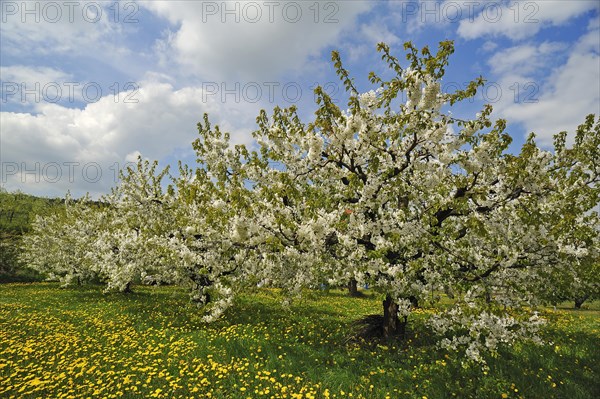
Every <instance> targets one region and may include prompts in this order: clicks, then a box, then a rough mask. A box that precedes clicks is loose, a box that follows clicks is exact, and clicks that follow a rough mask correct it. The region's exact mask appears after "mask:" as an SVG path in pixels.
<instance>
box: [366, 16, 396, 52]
mask: <svg viewBox="0 0 600 399" xmlns="http://www.w3.org/2000/svg"><path fill="white" fill-rule="evenodd" d="M360 35H361V36H362V37H363V38H364V39H366V41H367V42H368V43H369V44H370V45H371V46H372V47H374V46H375V45H376V44H377V43H380V42H384V43H386V44H388V45H393V44H396V43H398V42H400V38H399V37H398V36H396V35H395V34H394V33H392V32H391V31H390V30H389V29H388V27H387V26H386V25H385V24H382V23H381V22H380V21H377V22H373V23H370V24H362V25H361V26H360Z"/></svg>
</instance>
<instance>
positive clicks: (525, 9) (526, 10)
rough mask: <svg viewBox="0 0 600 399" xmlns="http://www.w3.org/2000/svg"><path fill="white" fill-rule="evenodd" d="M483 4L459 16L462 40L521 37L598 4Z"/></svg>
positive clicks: (561, 0)
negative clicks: (471, 13)
mask: <svg viewBox="0 0 600 399" xmlns="http://www.w3.org/2000/svg"><path fill="white" fill-rule="evenodd" d="M482 4H485V5H484V6H483V8H482V9H481V10H480V12H479V13H478V14H477V15H476V16H475V18H473V19H471V18H463V19H462V20H461V21H460V25H459V27H458V34H459V35H460V36H461V37H463V38H465V39H476V38H479V37H484V36H492V37H496V36H506V37H508V38H510V39H513V40H521V39H525V38H527V37H531V36H533V35H535V34H536V33H537V32H539V31H540V29H542V28H544V27H546V26H558V25H562V24H564V23H566V22H567V21H569V20H570V19H572V18H574V17H577V16H580V15H582V14H584V13H586V12H588V11H590V10H594V9H595V10H598V8H599V7H600V6H599V3H598V2H595V1H588V0H571V1H565V0H543V1H529V0H519V1H503V2H490V3H487V4H486V3H482Z"/></svg>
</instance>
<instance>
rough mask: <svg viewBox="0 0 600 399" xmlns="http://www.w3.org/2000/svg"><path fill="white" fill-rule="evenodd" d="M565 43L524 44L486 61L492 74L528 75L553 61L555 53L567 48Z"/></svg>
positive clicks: (501, 52) (498, 53)
mask: <svg viewBox="0 0 600 399" xmlns="http://www.w3.org/2000/svg"><path fill="white" fill-rule="evenodd" d="M567 47H568V46H567V44H566V43H558V42H544V43H542V44H540V45H539V46H535V45H532V44H525V45H521V46H515V47H511V48H507V49H505V50H502V51H499V52H497V53H496V54H494V55H493V56H492V57H491V58H490V59H489V61H488V64H489V65H490V68H491V69H492V72H493V73H496V74H507V73H513V74H522V75H529V74H531V73H533V72H536V71H538V70H539V69H540V68H542V67H543V66H544V65H548V64H549V62H550V61H553V60H554V58H555V56H556V53H557V52H559V51H562V50H565V49H566V48H567Z"/></svg>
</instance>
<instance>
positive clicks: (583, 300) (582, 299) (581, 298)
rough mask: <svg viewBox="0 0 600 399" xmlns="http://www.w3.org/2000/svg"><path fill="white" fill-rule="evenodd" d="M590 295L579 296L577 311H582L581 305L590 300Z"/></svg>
mask: <svg viewBox="0 0 600 399" xmlns="http://www.w3.org/2000/svg"><path fill="white" fill-rule="evenodd" d="M589 297H590V296H589V295H584V296H579V297H576V298H575V309H581V305H583V303H584V302H585V301H586V300H587V299H588V298H589Z"/></svg>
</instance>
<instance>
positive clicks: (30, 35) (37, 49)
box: [0, 0, 600, 197]
mask: <svg viewBox="0 0 600 399" xmlns="http://www.w3.org/2000/svg"><path fill="white" fill-rule="evenodd" d="M598 4H600V3H598V2H597V1H587V0H586V1H578V0H571V1H567V0H562V1H487V2H484V1H479V2H476V1H424V2H412V1H411V2H408V1H312V0H311V1H297V2H294V1H271V2H265V1H227V2H225V1H168V2H167V1H164V2H163V1H147V2H143V1H139V2H136V1H121V2H116V1H110V2H103V1H95V2H94V1H82V2H78V1H75V2H70V3H69V2H62V1H56V2H53V1H32V2H22V1H7V0H3V1H2V2H1V3H0V13H1V14H0V52H1V53H0V55H1V58H0V80H1V87H0V106H1V108H2V110H1V114H0V129H1V130H0V132H1V136H0V144H1V146H0V157H1V164H2V176H1V178H2V180H1V184H2V186H3V187H4V188H6V189H8V190H15V189H21V190H23V191H25V192H28V193H33V194H38V195H46V196H63V195H64V193H65V192H66V191H67V190H71V192H72V193H74V195H76V196H79V195H82V194H83V193H85V192H90V193H92V194H93V195H94V196H96V197H97V196H99V195H101V194H102V193H106V192H108V191H109V189H110V187H111V186H113V185H114V184H115V175H116V170H117V169H118V168H119V167H122V166H123V165H125V164H126V163H127V162H128V161H132V160H134V159H135V157H136V156H137V155H138V154H141V155H142V156H143V157H146V158H150V159H158V160H159V161H160V162H161V164H163V165H166V164H175V163H176V161H177V160H179V159H182V160H184V161H185V162H188V163H190V164H193V162H194V154H193V152H192V151H191V146H190V143H191V142H192V141H193V140H194V139H195V138H196V135H197V130H196V123H197V122H198V121H200V120H201V119H202V115H203V114H204V113H205V112H208V113H209V115H210V118H211V121H213V123H218V124H220V125H221V126H222V127H223V128H225V130H229V131H230V132H231V134H232V139H233V141H234V142H235V143H246V144H250V145H251V144H252V140H251V136H250V132H251V131H252V130H253V129H254V127H255V118H256V116H257V114H258V112H259V110H260V109H266V110H268V111H270V110H271V109H272V108H273V107H274V106H276V105H279V106H289V105H291V104H296V105H297V106H298V107H299V108H300V110H301V114H302V116H303V117H304V120H305V121H309V120H310V118H311V114H312V112H313V111H314V109H315V106H314V103H313V99H314V96H313V94H312V89H313V88H314V85H315V84H321V85H324V86H325V88H326V90H327V91H328V92H330V93H332V94H334V97H335V98H337V99H338V100H339V103H340V105H341V106H343V105H344V101H343V99H344V93H343V86H342V85H341V84H340V83H339V81H338V80H337V78H336V76H335V73H334V70H333V67H332V65H331V62H330V53H331V50H338V51H339V52H340V53H341V55H342V58H343V60H344V64H345V66H346V68H347V69H349V70H350V72H351V73H352V75H353V77H354V78H355V80H356V84H357V86H358V87H359V88H360V89H362V90H369V89H371V87H370V85H369V83H368V80H367V76H368V73H369V72H370V71H372V70H374V71H376V72H379V73H385V66H384V65H383V64H382V63H381V61H380V57H379V56H378V54H377V53H376V51H375V46H376V44H377V43H378V42H381V41H384V42H386V43H388V44H389V45H390V46H391V48H392V51H393V53H395V54H396V55H397V56H398V57H399V58H403V56H404V52H403V50H402V48H403V43H404V42H405V41H408V40H410V41H412V42H413V43H415V44H416V45H418V46H424V45H428V46H430V48H432V49H433V48H436V47H437V44H438V42H439V41H441V40H446V39H451V40H454V41H455V48H456V51H455V54H454V56H453V57H452V58H451V62H450V66H449V68H448V70H447V75H446V76H445V78H444V86H445V87H448V88H455V87H457V86H463V85H464V84H465V82H468V81H469V80H471V79H474V78H476V77H477V76H479V75H482V76H483V77H484V78H486V79H487V84H486V86H485V88H484V91H483V92H482V93H481V94H479V95H478V96H477V98H476V100H475V101H473V102H471V103H466V104H464V105H462V106H461V107H460V108H459V109H457V110H456V111H455V113H456V112H458V113H460V114H461V115H464V116H466V117H472V116H473V115H474V114H475V113H476V112H477V111H478V110H479V109H480V108H481V106H482V105H483V104H484V103H486V102H487V103H491V104H492V105H493V106H494V110H495V112H494V116H495V117H497V118H506V119H507V120H508V121H509V124H508V129H509V132H510V134H511V135H512V136H513V138H514V144H513V147H512V148H513V150H515V151H517V150H518V148H519V146H520V144H521V143H522V142H523V140H524V138H525V137H526V135H527V133H529V132H531V131H534V132H536V134H537V136H538V142H539V143H540V145H542V146H544V147H546V148H549V146H550V144H551V140H552V135H553V134H554V133H557V132H559V131H561V130H567V131H570V132H573V131H574V130H575V128H576V127H577V125H578V124H580V123H581V122H582V121H583V119H584V117H585V115H587V114H589V113H596V114H600V20H599V5H598Z"/></svg>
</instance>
